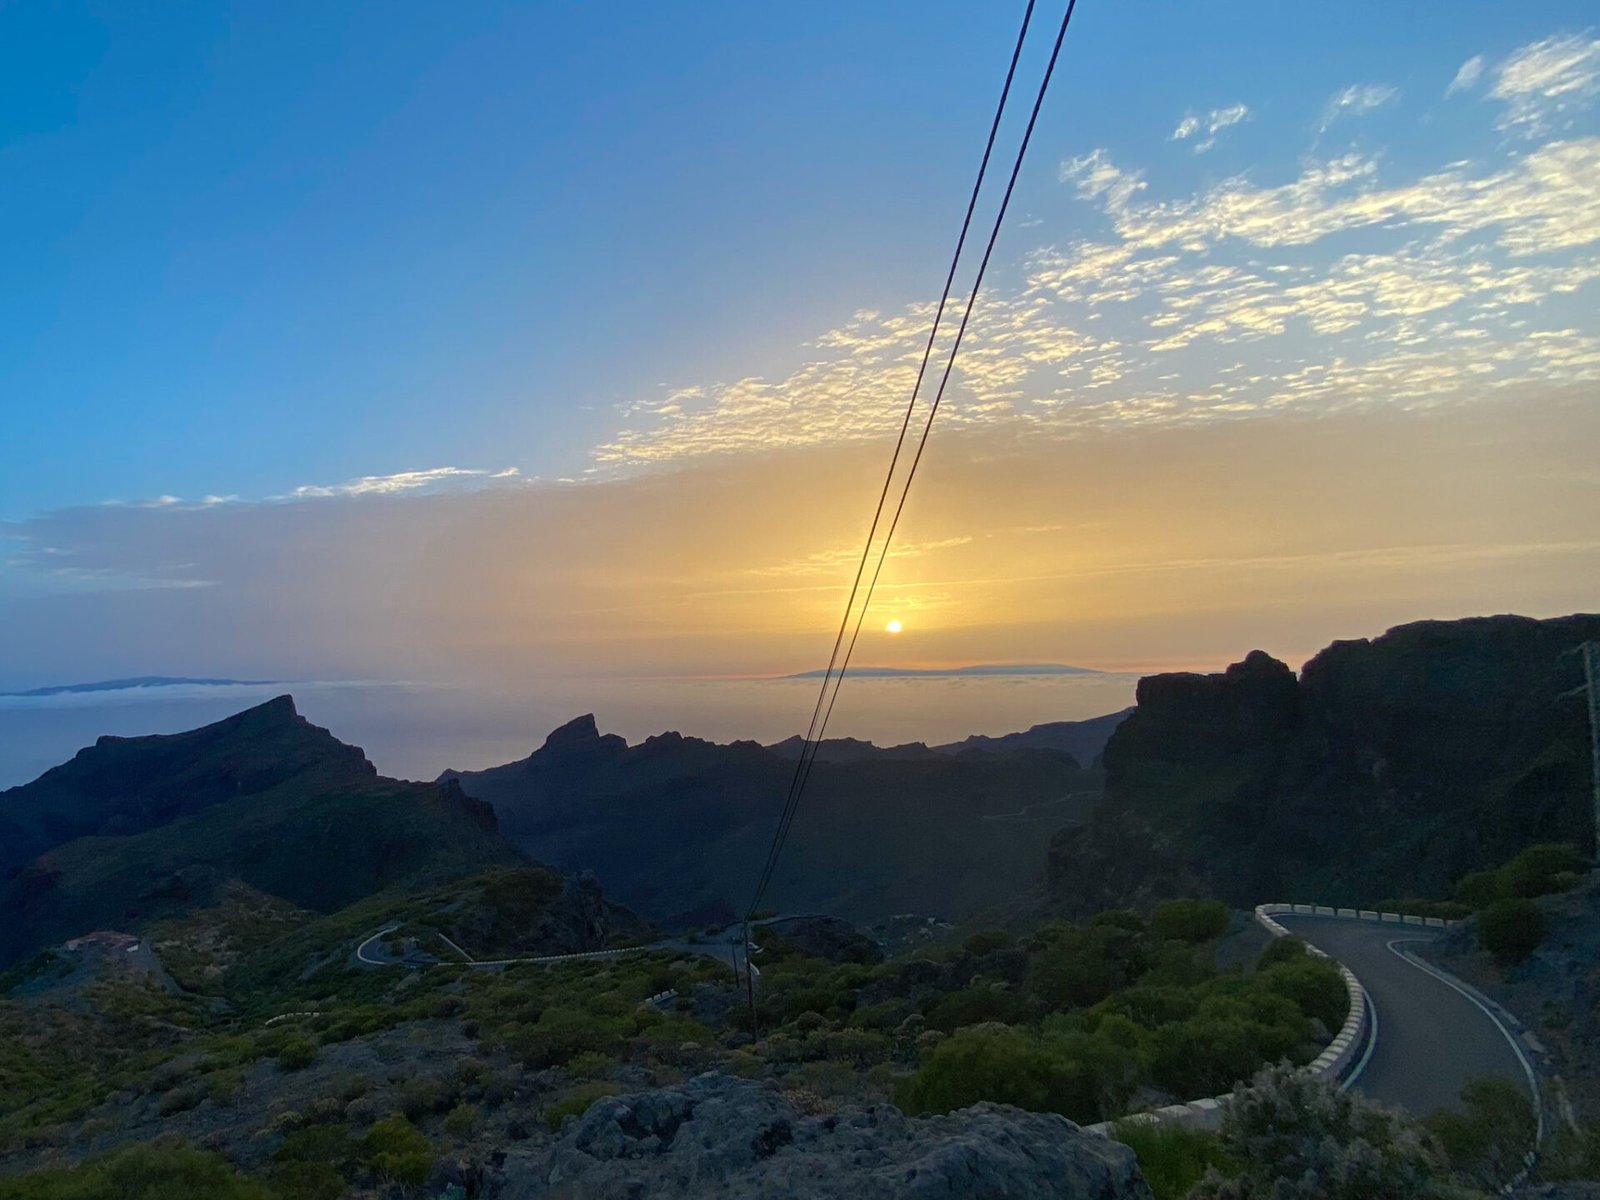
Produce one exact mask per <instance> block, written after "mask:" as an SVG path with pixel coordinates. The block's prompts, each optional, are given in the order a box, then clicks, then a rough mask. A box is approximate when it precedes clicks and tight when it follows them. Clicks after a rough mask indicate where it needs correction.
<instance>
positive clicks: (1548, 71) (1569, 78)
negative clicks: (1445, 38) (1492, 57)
mask: <svg viewBox="0 0 1600 1200" xmlns="http://www.w3.org/2000/svg"><path fill="white" fill-rule="evenodd" d="M1464 69H1465V68H1463V70H1464ZM1489 95H1491V96H1492V97H1494V98H1495V99H1496V100H1500V101H1503V102H1504V103H1505V106H1506V109H1505V112H1504V113H1503V114H1502V116H1501V117H1500V121H1499V123H1498V128H1500V129H1508V130H1515V131H1518V132H1520V133H1524V134H1526V135H1528V136H1538V135H1542V134H1546V133H1548V132H1550V131H1551V130H1552V129H1555V128H1557V127H1558V126H1560V125H1562V124H1564V123H1566V122H1567V121H1569V120H1570V119H1571V117H1572V116H1573V115H1574V114H1576V113H1577V112H1579V111H1581V110H1582V109H1584V108H1587V107H1588V106H1589V104H1590V103H1591V102H1592V101H1593V100H1594V98H1595V97H1596V96H1597V95H1600V38H1591V37H1589V36H1588V35H1587V34H1583V35H1578V34H1570V35H1567V36H1564V37H1549V38H1545V39H1544V40H1543V41H1539V42H1534V43H1532V44H1531V45H1527V46H1524V47H1522V48H1521V49H1520V50H1517V51H1516V52H1515V53H1513V54H1512V55H1510V56H1509V57H1508V58H1507V59H1506V60H1505V61H1504V62H1502V63H1501V64H1500V65H1499V66H1498V67H1497V68H1496V69H1495V81H1494V86H1493V87H1492V88H1490V89H1489Z"/></svg>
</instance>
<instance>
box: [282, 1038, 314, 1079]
mask: <svg viewBox="0 0 1600 1200" xmlns="http://www.w3.org/2000/svg"><path fill="white" fill-rule="evenodd" d="M316 1061H317V1044H316V1043H315V1042H313V1041H312V1040H311V1039H310V1038H308V1037H306V1036H305V1035H304V1034H298V1033H297V1034H295V1035H294V1036H292V1037H289V1038H286V1039H284V1041H283V1043H282V1044H281V1045H280V1046H279V1047H278V1065H279V1066H280V1067H282V1068H283V1069H284V1070H285V1071H301V1070H304V1069H305V1068H306V1067H309V1066H310V1065H311V1064H312V1063H314V1062H316Z"/></svg>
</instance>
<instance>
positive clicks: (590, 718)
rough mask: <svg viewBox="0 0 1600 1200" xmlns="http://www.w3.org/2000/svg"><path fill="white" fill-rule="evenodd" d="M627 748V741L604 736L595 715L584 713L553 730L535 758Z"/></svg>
mask: <svg viewBox="0 0 1600 1200" xmlns="http://www.w3.org/2000/svg"><path fill="white" fill-rule="evenodd" d="M627 748H628V743H627V741H626V739H624V738H620V737H618V736H617V735H616V734H614V733H608V734H604V735H602V734H601V732H600V728H599V726H598V725H596V724H595V719H594V714H593V713H584V714H583V716H581V717H574V718H573V719H572V720H570V721H568V722H567V723H566V724H565V725H561V726H559V727H557V728H556V729H553V730H551V731H550V734H549V736H548V737H546V738H545V739H544V745H543V746H541V747H540V748H539V750H538V751H537V752H536V753H535V755H534V757H536V758H564V757H566V756H568V755H574V754H583V755H587V754H593V753H595V752H597V751H603V752H615V751H620V750H626V749H627Z"/></svg>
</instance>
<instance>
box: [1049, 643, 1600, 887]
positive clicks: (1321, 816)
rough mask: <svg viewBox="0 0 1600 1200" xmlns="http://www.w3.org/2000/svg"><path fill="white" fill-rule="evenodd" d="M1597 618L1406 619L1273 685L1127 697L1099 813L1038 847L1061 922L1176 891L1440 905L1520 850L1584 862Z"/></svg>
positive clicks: (1182, 684)
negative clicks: (1569, 848)
mask: <svg viewBox="0 0 1600 1200" xmlns="http://www.w3.org/2000/svg"><path fill="white" fill-rule="evenodd" d="M1590 638H1600V617H1594V616H1575V617H1563V618H1558V619H1553V620H1546V621H1536V620H1531V619H1529V618H1525V617H1484V618H1474V619H1472V620H1465V621H1424V622H1419V623H1417V624H1413V625H1403V626H1400V627H1398V628H1395V629H1392V630H1390V631H1389V632H1388V633H1386V634H1384V635H1383V636H1382V637H1380V638H1375V639H1372V640H1370V641H1369V640H1365V639H1363V640H1359V641H1349V642H1336V643H1335V644H1333V645H1332V646H1330V647H1328V648H1327V649H1326V650H1324V651H1322V652H1321V653H1320V654H1318V655H1317V656H1316V657H1315V658H1313V659H1312V660H1311V661H1310V662H1308V663H1307V664H1306V666H1305V669H1304V671H1303V672H1302V674H1301V676H1300V678H1299V679H1298V680H1297V679H1295V677H1294V676H1293V674H1292V673H1291V672H1290V671H1289V669H1288V668H1287V667H1286V666H1284V665H1283V664H1282V663H1279V662H1277V661H1276V660H1274V659H1272V658H1270V657H1269V656H1268V655H1266V654H1263V653H1261V652H1260V651H1256V652H1255V653H1253V654H1251V655H1250V656H1249V657H1248V658H1247V659H1246V660H1245V661H1244V662H1242V663H1238V664H1235V665H1234V666H1232V667H1230V668H1229V669H1228V671H1227V672H1225V673H1224V674H1221V675H1208V676H1198V675H1161V676H1153V677H1151V678H1149V679H1145V680H1143V681H1141V683H1140V686H1139V704H1138V707H1137V709H1136V710H1135V711H1134V713H1133V715H1132V716H1130V717H1129V718H1128V719H1127V720H1126V721H1125V722H1123V724H1122V725H1121V726H1119V727H1118V729H1117V731H1116V733H1115V734H1113V735H1112V738H1111V741H1110V743H1109V744H1108V745H1107V747H1106V752H1105V767H1106V798H1105V801H1104V803H1103V804H1102V805H1101V807H1100V808H1099V810H1098V811H1097V812H1096V814H1095V817H1094V819H1093V820H1092V821H1091V822H1090V823H1089V824H1088V825H1086V826H1083V827H1079V828H1077V829H1071V830H1063V831H1062V832H1061V833H1060V834H1058V835H1057V837H1056V838H1055V840H1054V842H1053V843H1052V847H1051V857H1050V884H1051V891H1052V893H1053V895H1054V897H1055V899H1056V900H1057V901H1058V902H1060V903H1063V904H1065V905H1066V906H1067V907H1071V908H1080V907H1081V908H1086V909H1087V908H1094V907H1098V906H1101V905H1103V904H1105V903H1122V902H1128V901H1140V900H1151V899H1157V898H1160V897H1162V896H1165V895H1177V894H1182V893H1184V892H1191V893H1192V892H1196V891H1198V892H1204V893H1207V894H1212V895H1217V896H1220V897H1222V898H1224V899H1227V900H1229V901H1231V902H1233V903H1236V904H1241V905H1243V904H1250V903H1255V902H1257V901H1259V900H1263V899H1268V898H1272V899H1292V900H1297V901H1316V902H1325V903H1341V904H1348V903H1355V902H1367V903H1371V902H1374V901H1377V900H1379V899H1382V898H1385V897H1391V896H1396V895H1400V894H1407V893H1411V894H1424V895H1426V894H1439V893H1442V892H1444V891H1445V890H1447V889H1448V887H1449V886H1450V884H1451V882H1452V881H1453V880H1454V879H1456V878H1458V877H1459V876H1460V875H1462V874H1465V873H1466V872H1468V871H1471V870H1477V869H1481V868H1484V867H1489V866H1493V865H1496V864H1498V863H1499V862H1502V861H1504V860H1505V859H1507V858H1509V857H1510V856H1511V855H1512V854H1514V853H1515V852H1516V851H1517V850H1518V849H1520V848H1521V847H1522V846H1525V845H1528V844H1530V843H1532V842H1538V841H1556V840H1559V841H1577V842H1579V843H1580V844H1582V845H1583V846H1584V847H1585V849H1588V848H1590V845H1591V838H1592V835H1591V831H1590V815H1589V814H1590V799H1589V796H1590V792H1589V764H1588V755H1587V749H1586V746H1587V742H1586V725H1585V722H1586V715H1585V711H1584V701H1583V697H1582V694H1581V693H1580V692H1577V691H1575V689H1576V688H1578V687H1579V685H1581V683H1582V667H1581V663H1580V662H1579V660H1578V658H1577V656H1576V655H1573V654H1570V653H1568V652H1569V651H1570V650H1571V649H1572V647H1574V646H1576V645H1577V644H1578V643H1580V642H1582V641H1584V640H1587V639H1590Z"/></svg>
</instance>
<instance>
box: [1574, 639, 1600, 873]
mask: <svg viewBox="0 0 1600 1200" xmlns="http://www.w3.org/2000/svg"><path fill="white" fill-rule="evenodd" d="M1578 649H1579V653H1581V654H1582V655H1583V680H1584V683H1585V685H1586V687H1585V690H1586V691H1587V692H1588V693H1589V781H1590V783H1591V785H1592V786H1593V788H1594V856H1595V861H1596V865H1597V866H1600V642H1585V643H1583V645H1582V646H1580V647H1579V648H1578Z"/></svg>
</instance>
